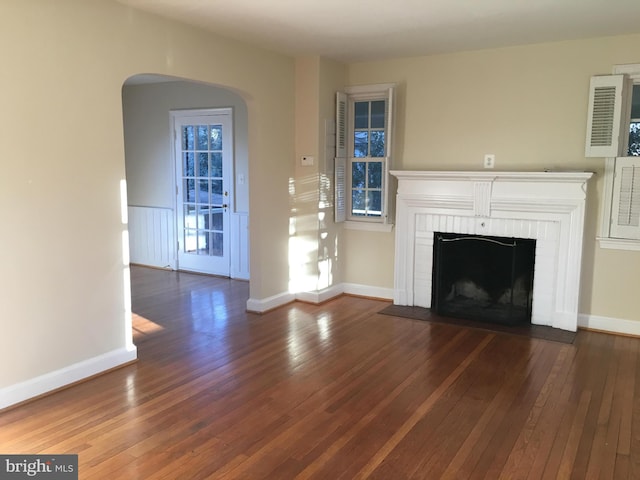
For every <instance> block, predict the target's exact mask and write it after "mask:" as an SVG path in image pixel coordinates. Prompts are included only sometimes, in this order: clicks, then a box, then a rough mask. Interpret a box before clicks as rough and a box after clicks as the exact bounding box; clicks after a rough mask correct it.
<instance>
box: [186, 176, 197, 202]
mask: <svg viewBox="0 0 640 480" xmlns="http://www.w3.org/2000/svg"><path fill="white" fill-rule="evenodd" d="M183 196H184V201H185V202H194V203H195V201H196V181H195V180H185V181H184V191H183Z"/></svg>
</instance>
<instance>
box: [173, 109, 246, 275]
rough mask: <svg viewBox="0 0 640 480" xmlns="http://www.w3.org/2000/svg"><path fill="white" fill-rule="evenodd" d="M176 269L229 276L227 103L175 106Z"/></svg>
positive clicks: (230, 145)
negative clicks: (208, 107)
mask: <svg viewBox="0 0 640 480" xmlns="http://www.w3.org/2000/svg"><path fill="white" fill-rule="evenodd" d="M172 116H173V124H174V139H175V155H176V182H177V189H176V192H177V202H176V212H177V229H176V230H177V233H178V269H179V270H189V271H194V272H201V273H210V274H214V275H223V276H227V277H228V276H229V271H230V258H231V257H230V255H229V245H230V242H229V211H230V199H231V198H232V195H231V192H230V185H231V182H230V179H231V178H232V176H231V172H232V166H233V150H232V149H233V129H232V128H233V127H232V125H233V122H232V116H231V109H215V110H206V111H202V110H200V111H193V110H192V111H188V112H173V113H172Z"/></svg>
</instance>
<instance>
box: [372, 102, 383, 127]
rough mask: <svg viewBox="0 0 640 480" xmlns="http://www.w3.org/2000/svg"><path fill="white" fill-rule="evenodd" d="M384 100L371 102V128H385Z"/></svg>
mask: <svg viewBox="0 0 640 480" xmlns="http://www.w3.org/2000/svg"><path fill="white" fill-rule="evenodd" d="M384 104H385V101H384V100H377V101H375V102H371V128H384Z"/></svg>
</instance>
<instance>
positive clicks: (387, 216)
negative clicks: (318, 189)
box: [335, 85, 393, 225]
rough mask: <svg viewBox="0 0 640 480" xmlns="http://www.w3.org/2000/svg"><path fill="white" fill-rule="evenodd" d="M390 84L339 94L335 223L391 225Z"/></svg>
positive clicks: (391, 88) (348, 90) (391, 105)
mask: <svg viewBox="0 0 640 480" xmlns="http://www.w3.org/2000/svg"><path fill="white" fill-rule="evenodd" d="M392 109H393V86H392V85H371V86H363V87H351V88H348V89H347V91H346V93H342V92H339V93H338V95H337V109H336V115H337V119H336V125H337V128H336V177H335V178H336V200H335V205H336V221H337V222H339V221H344V220H347V221H349V222H360V223H361V224H362V223H369V224H382V225H389V224H391V222H392V215H391V213H392V212H391V208H390V205H391V202H390V200H389V191H388V190H389V168H390V164H391V127H392Z"/></svg>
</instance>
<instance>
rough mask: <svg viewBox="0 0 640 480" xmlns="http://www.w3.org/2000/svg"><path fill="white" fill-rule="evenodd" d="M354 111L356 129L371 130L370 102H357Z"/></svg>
mask: <svg viewBox="0 0 640 480" xmlns="http://www.w3.org/2000/svg"><path fill="white" fill-rule="evenodd" d="M353 110H354V113H353V116H354V127H355V128H356V129H358V128H369V102H355V104H354V106H353Z"/></svg>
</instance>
